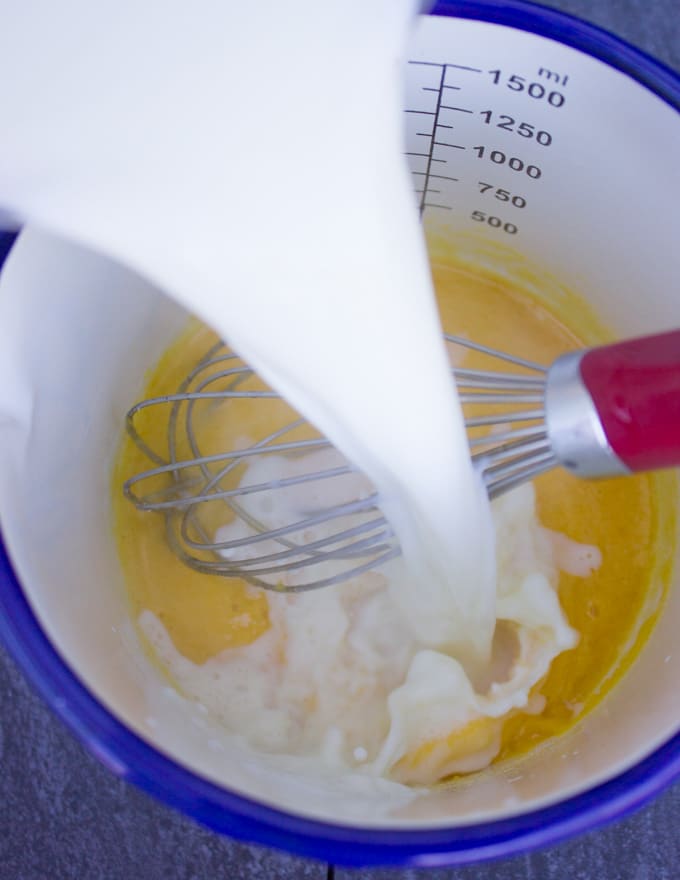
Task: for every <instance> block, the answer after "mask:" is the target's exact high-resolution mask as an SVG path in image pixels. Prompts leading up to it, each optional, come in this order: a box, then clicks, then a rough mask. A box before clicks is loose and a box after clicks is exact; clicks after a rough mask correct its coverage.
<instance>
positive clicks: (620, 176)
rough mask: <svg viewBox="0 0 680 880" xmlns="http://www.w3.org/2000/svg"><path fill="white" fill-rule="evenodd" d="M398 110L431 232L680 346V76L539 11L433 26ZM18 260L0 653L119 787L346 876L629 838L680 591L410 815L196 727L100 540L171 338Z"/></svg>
mask: <svg viewBox="0 0 680 880" xmlns="http://www.w3.org/2000/svg"><path fill="white" fill-rule="evenodd" d="M405 100H406V104H405V110H406V111H407V112H406V113H405V118H406V131H407V147H406V152H407V154H408V161H409V163H410V167H411V171H412V173H413V178H414V184H415V186H414V188H415V189H416V191H417V198H418V199H419V207H420V210H421V213H422V215H423V218H424V221H425V222H426V224H427V225H428V228H431V229H433V230H434V231H435V232H437V234H441V235H448V236H451V237H455V239H456V241H458V242H460V241H462V240H463V239H464V236H462V235H461V233H464V234H465V236H467V235H468V234H469V233H471V232H475V231H477V232H479V231H480V230H483V232H484V235H485V237H486V240H488V241H490V242H493V243H494V244H495V245H499V244H509V245H511V246H512V249H513V252H514V253H516V254H520V255H521V256H522V259H526V260H527V261H529V262H530V263H532V264H540V265H541V266H544V267H546V269H547V270H549V271H550V272H551V273H553V274H554V275H555V276H556V277H558V278H560V279H561V280H562V281H564V282H565V283H566V284H568V285H569V286H570V287H572V288H574V289H577V290H579V291H581V292H582V293H583V294H584V295H586V296H587V298H588V300H589V301H590V303H591V304H592V306H593V308H594V309H595V310H596V311H597V312H598V314H599V315H600V316H601V317H602V318H603V320H604V321H605V322H606V323H607V324H609V325H610V326H611V327H612V328H613V330H614V331H615V332H617V333H620V334H622V335H623V334H632V333H642V332H646V331H650V332H651V331H657V330H661V329H664V328H667V327H669V326H672V325H673V324H674V323H677V301H676V296H677V295H676V292H675V291H676V290H677V278H678V277H680V265H679V264H680V253H679V252H678V248H677V242H676V234H675V229H676V224H675V222H674V221H675V216H674V212H676V210H677V209H676V206H677V204H678V198H679V197H680V193H679V192H678V187H679V181H678V175H677V157H678V155H680V121H679V119H678V109H679V108H680V82H679V80H678V78H677V77H676V76H675V75H674V74H673V73H671V72H670V71H668V70H666V69H665V68H663V67H662V66H661V65H659V64H657V63H656V62H654V61H653V60H652V59H650V58H648V57H646V56H645V55H643V54H642V53H640V52H638V51H636V50H634V49H632V48H631V47H629V46H627V45H625V44H624V43H622V42H621V41H619V40H617V39H614V38H613V37H611V36H609V35H607V34H606V33H603V32H602V31H599V30H597V29H596V28H593V27H590V26H588V25H585V24H583V23H581V22H578V21H575V20H573V19H571V18H568V17H566V16H564V15H561V14H558V13H555V12H550V11H548V10H545V9H541V8H538V7H534V6H531V5H529V4H525V3H520V2H514V3H513V2H507V3H498V2H491V0H488V2H485V0H478V2H475V3H454V2H441V3H438V4H437V5H436V7H435V8H434V10H433V11H432V14H431V15H428V16H424V17H423V19H422V22H421V25H420V27H419V29H418V33H417V35H416V37H415V38H414V41H413V45H412V46H411V52H410V63H409V65H408V68H407V92H406V99H405ZM482 184H483V185H482ZM7 254H8V256H7V259H6V260H5V263H4V268H3V274H2V278H1V291H0V328H2V329H1V332H2V333H3V334H4V336H3V340H2V345H1V346H0V351H1V354H0V359H1V360H2V364H3V367H4V375H5V378H6V390H5V391H3V394H2V395H1V396H0V424H2V427H3V434H2V444H3V445H2V449H3V457H2V470H1V472H0V516H1V521H2V530H3V531H2V537H3V542H4V543H3V546H2V552H1V554H0V583H1V584H2V589H1V590H0V634H1V635H2V638H3V639H4V641H5V643H6V644H7V646H8V648H9V649H10V651H11V652H12V653H13V654H14V656H15V657H16V659H17V660H18V662H19V663H20V665H21V666H22V667H23V669H24V671H25V672H26V674H27V675H28V676H29V677H30V678H31V679H32V681H33V682H34V683H35V685H36V686H37V687H38V689H39V690H40V692H41V693H42V694H43V696H44V698H45V699H46V700H47V702H48V703H49V704H50V705H51V706H52V707H53V709H54V710H55V711H56V712H57V713H58V714H59V715H60V716H61V717H62V718H63V719H64V721H65V722H66V723H67V724H68V725H69V726H70V727H71V728H72V729H73V730H74V732H75V733H76V734H77V735H78V736H79V737H80V738H81V739H82V741H83V742H84V743H85V744H86V745H87V747H88V748H89V749H90V750H91V751H92V752H93V753H95V754H96V755H97V756H98V757H99V758H100V759H101V760H102V761H103V762H104V763H105V764H106V765H107V766H108V767H109V768H110V769H111V770H112V771H113V772H114V773H116V774H118V775H120V776H122V777H124V778H126V779H128V780H130V781H132V782H134V783H136V784H138V785H139V786H141V787H142V788H143V789H145V790H146V791H148V792H150V793H151V794H153V795H155V796H157V797H158V798H160V799H162V800H163V801H165V802H166V803H168V804H170V805H171V806H174V807H176V808H178V809H180V810H183V811H184V812H186V813H187V814H189V815H191V816H193V817H194V818H196V819H197V820H199V821H201V822H203V823H205V824H206V825H208V826H210V827H211V828H213V829H216V830H217V831H220V832H224V833H226V834H229V835H232V836H235V837H239V838H242V839H245V840H249V841H255V842H259V843H262V844H266V845H270V846H277V847H281V848H284V849H288V850H291V851H295V852H297V853H300V854H305V855H309V856H314V857H318V858H323V859H326V860H329V861H333V862H336V863H343V864H397V863H400V864H403V863H412V864H419V865H439V864H460V863H464V862H470V861H475V860H480V859H485V858H492V857H498V856H502V855H505V856H507V855H510V854H512V853H515V852H518V851H521V850H526V849H528V848H531V847H534V846H538V845H545V844H547V843H551V842H555V841H557V840H560V839H562V838H564V837H567V836H569V835H571V834H574V833H577V832H579V831H582V830H585V829H591V828H593V827H594V826H596V825H598V824H601V823H604V822H606V821H609V820H611V819H612V818H615V817H617V816H621V815H623V814H624V813H626V812H627V811H629V810H631V809H633V808H634V807H636V806H638V805H639V804H640V803H642V802H643V801H644V800H645V799H646V798H648V797H650V796H652V795H653V794H654V793H656V792H658V791H659V790H660V789H661V788H663V786H665V785H666V784H668V783H669V782H670V781H671V780H673V779H674V778H676V776H677V775H678V774H679V773H680V733H679V732H678V731H679V729H680V696H679V695H678V689H677V686H676V682H677V681H678V676H679V675H680V652H678V651H677V650H676V641H677V637H676V633H677V630H678V625H679V624H680V594H679V591H678V583H677V581H678V577H677V572H676V576H675V580H674V583H673V585H672V588H671V590H670V594H669V597H668V600H667V602H666V605H665V608H664V612H663V614H662V616H661V619H660V621H659V623H658V625H657V626H656V628H655V630H654V632H653V634H652V636H651V637H650V639H649V641H648V643H647V645H646V646H645V648H644V649H643V651H642V653H641V655H640V657H639V659H638V660H637V661H636V663H635V664H634V666H633V668H632V669H631V670H630V672H629V673H628V674H627V675H626V677H625V678H624V679H623V681H622V682H621V683H620V684H619V685H618V686H617V687H616V688H615V689H614V690H613V691H612V693H611V694H610V695H609V696H608V697H607V698H606V699H605V700H604V701H603V702H602V704H601V705H600V706H599V708H598V709H596V710H595V711H594V712H592V713H591V714H590V715H589V716H588V717H587V718H586V719H585V720H584V721H583V722H582V723H580V724H579V726H578V727H577V728H575V729H574V730H572V731H571V732H570V733H569V734H568V735H566V736H565V737H563V738H561V739H560V740H558V741H556V742H554V743H552V744H551V745H549V746H548V747H546V748H543V749H541V750H540V751H537V752H535V753H533V754H531V755H530V756H528V757H527V758H526V759H524V760H523V761H522V762H521V763H520V764H518V765H515V766H513V767H512V768H505V769H504V768H503V767H500V768H498V769H496V770H495V771H493V772H490V773H485V774H483V775H482V776H479V777H476V778H474V779H471V780H470V781H468V782H467V783H465V784H462V785H459V786H456V787H454V788H452V789H450V790H441V791H433V792H432V793H429V794H426V795H423V796H421V797H418V798H417V799H415V800H413V801H411V802H404V803H400V802H396V801H390V800H389V799H388V798H387V796H386V797H385V798H384V799H382V798H381V795H380V793H377V794H376V793H373V794H371V793H368V792H366V791H351V790H343V789H340V788H338V787H336V786H333V785H332V784H330V783H329V782H327V781H324V780H323V779H318V780H316V781H314V780H310V779H309V778H304V777H301V776H298V775H297V774H296V773H295V772H294V770H288V771H284V770H281V769H280V768H277V767H275V766H273V765H272V764H271V763H270V762H268V761H267V759H266V758H262V759H261V760H255V759H253V758H252V757H248V756H247V755H246V754H245V753H244V752H243V751H242V750H240V749H239V748H237V747H234V749H233V750H227V751H224V750H223V749H221V748H220V745H219V740H218V739H217V733H216V731H215V730H214V729H213V728H212V727H211V725H210V722H209V720H207V719H206V718H205V717H203V716H201V714H200V713H198V712H196V711H194V710H193V709H191V707H188V706H187V704H186V703H185V702H184V701H182V700H181V699H180V698H179V697H178V696H177V695H176V694H175V693H174V692H173V691H172V690H171V689H170V688H168V687H167V686H166V685H165V683H164V681H163V680H162V678H161V677H160V676H159V674H158V673H157V671H156V670H155V669H154V668H153V667H152V666H151V665H150V664H149V663H148V661H147V660H146V658H145V656H144V655H143V653H142V652H141V651H140V649H139V647H138V646H137V643H136V640H135V637H134V633H133V630H132V626H131V624H130V621H129V615H128V612H127V606H126V601H125V592H124V586H123V583H122V575H121V572H120V567H119V563H118V559H117V554H116V548H115V543H114V539H113V535H112V528H111V512H110V468H111V462H112V460H113V456H114V453H115V450H116V447H117V444H118V442H119V438H120V430H121V425H122V423H123V416H124V413H125V411H126V409H127V408H128V406H129V405H130V404H131V402H133V400H134V399H135V398H136V397H138V396H139V394H140V392H141V390H142V389H141V382H142V381H143V376H144V373H145V371H146V370H147V369H148V368H149V367H150V366H151V365H152V364H153V363H154V362H155V361H156V360H157V358H158V357H159V356H160V354H161V353H162V351H163V350H164V349H165V348H166V346H167V345H168V343H169V342H170V340H171V339H172V338H173V336H174V335H175V334H176V333H177V331H178V329H179V328H180V327H181V326H182V324H183V323H184V321H185V320H186V315H185V313H184V312H183V311H182V309H181V308H180V307H179V306H177V305H175V304H173V303H172V302H171V301H169V300H168V299H167V298H166V297H165V296H164V294H163V292H162V291H159V290H157V289H156V288H154V287H153V286H152V285H150V284H149V283H148V282H146V281H145V280H143V279H141V278H140V277H138V276H136V275H134V274H133V273H131V272H130V271H128V270H127V269H125V268H124V267H121V266H119V265H116V264H114V263H112V262H111V261H109V260H107V259H106V258H104V257H102V256H99V255H97V254H93V253H91V252H88V251H86V250H84V249H82V248H80V247H78V246H76V245H74V244H70V243H68V242H65V241H63V240H60V239H59V238H58V237H56V236H52V235H49V234H46V233H44V232H40V231H38V230H35V229H30V228H26V229H24V230H23V231H22V233H21V235H20V236H19V237H18V239H16V240H15V237H14V235H12V234H10V233H3V234H2V235H1V236H0V257H5V255H7ZM488 259H491V257H488ZM518 267H520V263H516V264H512V265H511V264H507V265H505V266H504V268H503V271H505V272H506V273H507V274H508V275H510V276H511V275H512V273H513V271H515V270H517V271H519V268H518Z"/></svg>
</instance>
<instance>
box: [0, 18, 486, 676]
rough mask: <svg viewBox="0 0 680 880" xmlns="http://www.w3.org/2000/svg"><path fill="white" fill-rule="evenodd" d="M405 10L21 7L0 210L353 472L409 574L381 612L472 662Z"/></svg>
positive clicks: (3, 53)
mask: <svg viewBox="0 0 680 880" xmlns="http://www.w3.org/2000/svg"><path fill="white" fill-rule="evenodd" d="M415 12H416V10H415V9H414V3H413V2H412V0H400V2H399V3H398V4H395V3H394V2H393V0H389V2H387V0H372V2H370V3H365V2H349V3H334V4H330V5H329V4H318V3H313V2H308V0H294V2H289V3H286V4H279V3H266V4H264V5H263V4H259V5H258V7H257V8H252V9H251V8H249V7H247V6H243V5H242V4H239V5H238V6H233V5H231V4H223V3H218V2H213V3H208V4H206V5H205V6H204V7H203V8H202V9H201V10H200V12H199V11H198V10H196V9H191V8H190V7H187V6H186V4H180V3H178V2H171V3H163V4H160V3H147V4H142V6H141V7H140V6H139V4H132V3H129V2H122V3H121V2H116V3H115V4H114V3H106V4H104V5H103V6H102V5H100V4H97V5H96V6H94V7H93V6H92V5H91V4H86V3H82V2H76V0H71V2H67V3H66V4H65V5H64V4H61V5H60V6H59V8H58V9H57V8H56V7H54V6H53V5H51V4H49V3H46V2H38V0H36V2H29V3H26V4H23V5H22V7H21V9H18V10H17V11H16V14H13V15H12V20H11V21H10V22H8V23H7V26H6V27H4V28H3V32H2V35H0V59H1V60H0V69H4V71H7V74H8V75H7V76H6V77H5V82H16V85H13V86H12V87H11V88H7V89H5V90H3V96H2V98H1V99H0V106H1V112H2V119H3V129H4V134H3V146H2V157H1V158H0V201H1V203H2V205H3V208H4V209H5V210H10V211H11V212H13V213H15V214H16V216H17V217H18V218H26V219H28V220H30V221H31V222H35V223H38V224H41V225H44V226H45V227H48V228H51V229H54V230H56V231H58V232H59V233H61V234H63V235H66V236H70V237H72V238H73V239H75V240H77V241H81V242H83V243H84V244H87V245H90V246H92V247H94V248H96V249H99V250H102V251H104V252H106V253H108V254H111V255H113V256H115V257H118V258H119V259H121V260H122V261H124V262H125V263H127V264H129V265H131V266H133V267H135V268H136V269H138V270H139V271H140V272H142V273H143V274H146V275H147V276H149V277H151V278H152V279H153V280H154V281H156V282H157V283H159V284H160V285H162V286H163V287H164V289H166V290H168V291H169V292H171V293H172V295H174V296H176V297H177V298H178V299H180V300H182V301H183V302H184V303H185V304H187V305H188V306H189V307H190V308H191V309H192V310H193V311H195V312H196V313H198V314H199V315H200V316H201V317H202V318H203V319H205V320H206V321H208V322H209V323H210V324H212V325H213V326H214V327H215V328H216V329H218V330H219V331H220V332H221V333H222V334H223V335H224V336H225V338H227V339H228V340H229V341H230V342H231V343H232V344H233V345H234V347H235V348H236V349H237V350H238V351H239V353H240V354H241V355H242V356H243V357H244V358H245V359H246V360H247V361H249V362H250V364H251V365H252V366H253V367H254V368H255V369H256V370H257V371H258V372H259V373H260V374H261V375H262V376H263V378H265V379H266V380H267V381H268V382H270V383H271V384H272V385H273V386H274V387H275V388H277V389H278V390H279V391H280V392H281V393H282V394H283V395H284V396H286V397H287V398H288V399H289V400H290V401H291V403H293V404H294V405H295V406H296V407H297V408H299V409H300V410H301V411H302V412H303V413H305V414H306V415H307V416H308V417H309V419H310V420H311V421H312V422H313V423H314V424H316V425H317V427H318V428H320V429H321V430H322V431H323V432H324V433H326V434H327V435H328V436H329V437H331V438H332V439H333V441H334V442H335V444H336V445H337V446H338V447H339V448H340V449H341V450H342V451H343V452H344V453H345V454H346V455H347V456H348V457H349V458H350V459H351V460H353V461H354V462H356V463H357V464H358V465H359V466H360V467H361V468H362V469H363V470H364V471H365V472H366V473H367V474H369V475H370V476H371V478H372V480H373V482H374V483H375V485H376V486H377V488H378V490H379V493H380V497H381V499H382V506H383V508H384V510H385V512H386V514H387V515H388V518H389V520H390V522H391V523H392V524H393V526H394V527H395V529H396V530H397V533H398V535H399V538H400V540H401V543H402V546H403V548H404V551H405V553H406V556H407V558H408V559H409V560H410V561H411V563H412V565H413V570H414V572H415V573H417V574H416V579H417V582H418V588H417V591H416V590H415V589H409V590H404V591H402V595H401V597H400V598H401V601H402V602H403V604H404V609H405V610H406V611H407V613H408V614H411V615H415V617H414V618H413V619H414V620H416V621H417V622H418V628H419V635H420V636H421V638H422V641H423V642H424V643H425V644H428V645H432V646H446V647H448V648H451V649H453V648H455V649H456V651H457V652H462V654H461V656H464V657H465V656H467V657H468V658H469V659H470V660H473V659H480V660H483V659H484V658H485V657H486V655H487V653H488V650H489V645H490V639H491V634H492V631H493V625H494V619H495V615H494V566H493V554H492V553H490V552H489V547H490V545H491V541H492V538H491V526H490V519H489V514H488V511H487V503H486V501H485V499H484V498H483V497H482V493H481V490H480V488H479V486H478V484H477V480H476V478H475V475H474V474H473V472H472V467H471V465H470V463H469V458H468V454H467V443H466V439H465V435H464V429H463V425H462V418H461V414H460V411H459V408H458V407H457V406H456V405H455V402H453V401H454V400H455V398H454V394H453V391H452V380H451V378H450V375H449V373H448V370H447V364H446V361H445V353H444V348H443V343H442V341H441V333H440V328H439V324H438V317H437V314H436V309H435V305H434V300H433V295H432V291H431V282H430V279H429V273H428V267H427V258H426V254H425V249H424V245H423V242H422V237H421V235H420V232H419V229H418V224H417V218H416V213H415V210H414V206H413V197H412V194H411V191H410V185H409V181H408V176H407V170H406V167H405V164H404V161H403V157H402V149H403V148H402V128H401V118H402V117H401V108H402V96H401V77H400V76H399V71H400V64H401V62H402V50H403V47H404V44H405V40H406V37H407V34H408V30H409V27H410V25H411V23H412V19H413V17H414V15H415ZM17 72H20V73H21V75H20V76H17V75H16V74H17ZM395 304H397V307H396V308H395ZM55 307H58V304H55ZM409 350H410V351H413V352H417V360H418V367H417V369H415V370H414V368H413V364H412V362H411V359H410V358H409V357H407V356H406V355H405V352H407V351H409ZM342 352H344V364H345V365H346V366H345V367H344V368H343V370H342V371H340V370H339V369H338V368H337V365H338V363H339V361H340V358H341V353H342ZM352 372H354V375H352V374H351V373H352ZM423 388H427V389H428V392H427V394H424V393H423V391H422V389H423ZM405 399H409V400H410V406H411V413H410V417H409V418H408V419H404V418H403V417H402V414H403V401H404V400H405ZM452 572H455V577H453V578H452V577H451V573H452ZM425 591H426V592H427V597H428V598H427V601H424V593H425ZM416 592H417V593H419V595H415V594H416Z"/></svg>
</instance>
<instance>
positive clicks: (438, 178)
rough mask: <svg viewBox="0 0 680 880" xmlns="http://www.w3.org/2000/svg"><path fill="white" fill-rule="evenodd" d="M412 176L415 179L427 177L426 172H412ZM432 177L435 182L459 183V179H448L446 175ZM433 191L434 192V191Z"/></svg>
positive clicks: (431, 175)
mask: <svg viewBox="0 0 680 880" xmlns="http://www.w3.org/2000/svg"><path fill="white" fill-rule="evenodd" d="M411 174H412V175H413V176H414V177H425V176H426V172H425V171H412V172H411ZM430 177H431V178H433V179H434V180H452V181H453V182H454V183H458V178H457V177H447V176H446V174H430ZM432 191H433V190H432Z"/></svg>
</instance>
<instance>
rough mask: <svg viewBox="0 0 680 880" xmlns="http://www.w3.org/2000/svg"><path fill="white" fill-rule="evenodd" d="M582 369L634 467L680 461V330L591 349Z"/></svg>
mask: <svg viewBox="0 0 680 880" xmlns="http://www.w3.org/2000/svg"><path fill="white" fill-rule="evenodd" d="M580 372H581V378H582V380H583V382H584V384H585V385H586V387H587V389H588V391H589V393H590V395H591V397H592V399H593V403H594V405H595V408H596V409H597V412H598V415H599V417H600V420H601V422H602V427H603V428H604V432H605V434H606V435H607V440H608V441H609V444H610V446H611V447H612V449H613V450H614V452H615V453H616V454H617V455H618V456H619V458H620V459H621V460H622V461H623V462H624V464H626V465H627V466H628V467H629V468H630V470H632V471H644V470H656V469H657V468H666V467H677V466H680V330H672V331H670V332H669V333H660V334H658V335H655V336H644V337H641V338H639V339H630V340H627V341H625V342H617V343H615V344H613V345H607V346H603V347H601V348H594V349H591V350H589V351H586V352H585V353H584V354H583V357H582V358H581V362H580Z"/></svg>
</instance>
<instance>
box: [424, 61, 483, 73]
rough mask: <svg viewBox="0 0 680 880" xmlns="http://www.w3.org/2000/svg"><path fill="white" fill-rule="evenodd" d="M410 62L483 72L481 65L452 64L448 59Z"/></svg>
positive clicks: (426, 65)
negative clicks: (443, 60)
mask: <svg viewBox="0 0 680 880" xmlns="http://www.w3.org/2000/svg"><path fill="white" fill-rule="evenodd" d="M408 63H409V64H422V65H423V67H455V68H456V70H469V71H470V73H481V72H482V71H481V69H480V68H479V67H466V66H465V65H464V64H450V63H449V62H448V61H445V62H443V63H442V62H441V61H409V62H408Z"/></svg>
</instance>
